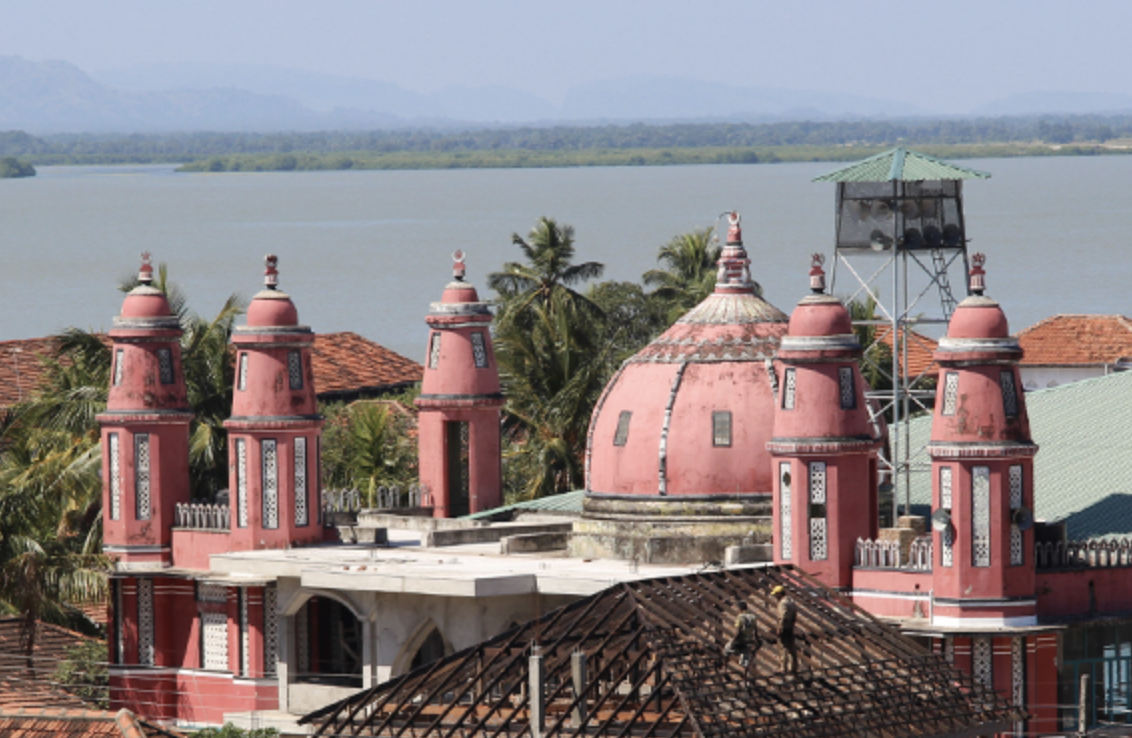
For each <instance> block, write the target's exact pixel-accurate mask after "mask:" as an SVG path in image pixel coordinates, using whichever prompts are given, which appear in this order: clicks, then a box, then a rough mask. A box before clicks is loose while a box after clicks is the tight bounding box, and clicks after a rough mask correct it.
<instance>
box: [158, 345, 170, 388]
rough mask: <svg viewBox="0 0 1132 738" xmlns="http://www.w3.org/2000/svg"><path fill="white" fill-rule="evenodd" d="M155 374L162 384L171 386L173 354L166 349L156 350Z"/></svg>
mask: <svg viewBox="0 0 1132 738" xmlns="http://www.w3.org/2000/svg"><path fill="white" fill-rule="evenodd" d="M157 372H158V374H160V375H161V383H162V384H173V352H172V351H170V350H169V349H167V348H160V349H157Z"/></svg>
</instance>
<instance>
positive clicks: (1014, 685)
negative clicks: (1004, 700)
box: [1010, 636, 1026, 736]
mask: <svg viewBox="0 0 1132 738" xmlns="http://www.w3.org/2000/svg"><path fill="white" fill-rule="evenodd" d="M1025 646H1026V639H1025V638H1023V637H1021V636H1016V637H1014V638H1011V639H1010V692H1011V695H1010V696H1011V698H1012V701H1013V702H1014V705H1015V706H1016V707H1019V708H1024V707H1025V706H1026V660H1025V654H1026V649H1025ZM1025 728H1026V726H1025V724H1024V723H1022V722H1017V723H1014V734H1015V735H1017V736H1022V735H1025Z"/></svg>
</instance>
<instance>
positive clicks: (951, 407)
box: [942, 372, 959, 415]
mask: <svg viewBox="0 0 1132 738" xmlns="http://www.w3.org/2000/svg"><path fill="white" fill-rule="evenodd" d="M958 405H959V372H947V374H946V375H944V380H943V411H942V414H943V415H954V414H955V410H956V408H957V407H958Z"/></svg>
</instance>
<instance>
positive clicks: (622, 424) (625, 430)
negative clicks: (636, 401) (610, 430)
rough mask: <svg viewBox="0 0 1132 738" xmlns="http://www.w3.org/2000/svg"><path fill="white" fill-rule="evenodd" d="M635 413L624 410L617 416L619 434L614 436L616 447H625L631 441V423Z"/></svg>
mask: <svg viewBox="0 0 1132 738" xmlns="http://www.w3.org/2000/svg"><path fill="white" fill-rule="evenodd" d="M632 417H633V413H631V412H629V411H628V410H622V411H621V414H620V415H618V416H617V433H616V434H615V435H614V436H613V445H614V446H624V445H625V444H626V443H628V441H629V421H630V420H631V419H632Z"/></svg>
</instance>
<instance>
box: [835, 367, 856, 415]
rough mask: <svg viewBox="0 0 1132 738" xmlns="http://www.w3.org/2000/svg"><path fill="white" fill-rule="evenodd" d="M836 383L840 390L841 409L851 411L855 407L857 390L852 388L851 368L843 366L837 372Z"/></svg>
mask: <svg viewBox="0 0 1132 738" xmlns="http://www.w3.org/2000/svg"><path fill="white" fill-rule="evenodd" d="M837 381H838V384H839V385H840V389H841V409H842V410H852V409H853V408H855V407H857V389H856V387H854V386H853V368H852V367H848V366H843V367H841V368H839V369H838V370H837Z"/></svg>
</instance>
